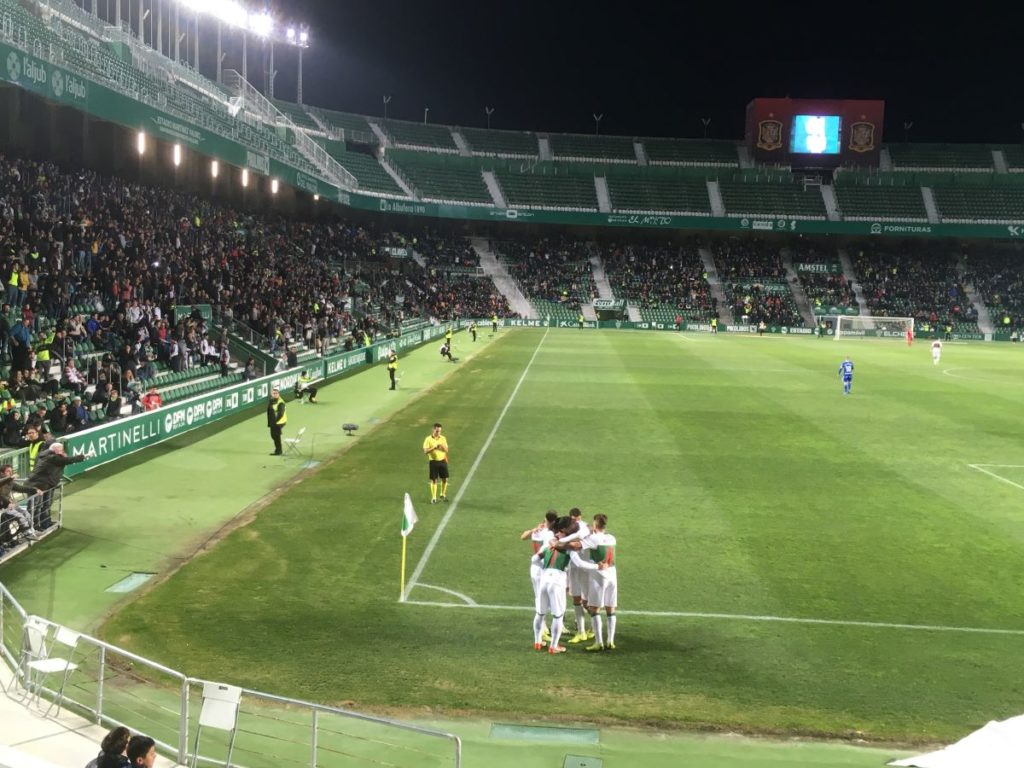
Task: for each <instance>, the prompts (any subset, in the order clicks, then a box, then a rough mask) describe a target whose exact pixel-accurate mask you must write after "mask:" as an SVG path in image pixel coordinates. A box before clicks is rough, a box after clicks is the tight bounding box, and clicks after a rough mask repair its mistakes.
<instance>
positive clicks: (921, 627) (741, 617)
mask: <svg viewBox="0 0 1024 768" xmlns="http://www.w3.org/2000/svg"><path fill="white" fill-rule="evenodd" d="M405 602H407V603H408V604H409V605H423V606H427V607H433V608H476V609H484V610H491V611H519V612H521V613H525V612H527V611H529V612H533V610H534V609H533V607H531V606H528V605H486V604H481V603H477V604H476V605H468V604H467V603H438V602H432V601H429V600H406V601H405ZM616 613H617V614H618V615H621V616H652V617H656V618H676V619H722V620H729V621H751V622H764V623H778V624H808V625H819V626H832V627H861V628H864V629H907V630H916V631H919V632H962V633H967V634H975V635H1012V636H1017V637H1021V636H1024V629H999V628H996V627H993V628H989V627H954V626H946V625H942V624H898V623H893V622H887V621H852V620H843V619H806V618H799V617H795V616H757V615H753V614H744V613H699V612H695V611H616Z"/></svg>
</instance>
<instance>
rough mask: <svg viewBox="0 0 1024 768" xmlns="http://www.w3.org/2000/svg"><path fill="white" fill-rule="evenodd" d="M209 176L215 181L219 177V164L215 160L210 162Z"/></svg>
mask: <svg viewBox="0 0 1024 768" xmlns="http://www.w3.org/2000/svg"><path fill="white" fill-rule="evenodd" d="M210 175H211V176H212V177H213V178H215V179H216V178H217V177H218V176H220V163H218V162H217V161H216V160H212V161H211V162H210Z"/></svg>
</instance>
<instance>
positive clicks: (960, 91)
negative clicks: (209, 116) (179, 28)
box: [253, 0, 1024, 142]
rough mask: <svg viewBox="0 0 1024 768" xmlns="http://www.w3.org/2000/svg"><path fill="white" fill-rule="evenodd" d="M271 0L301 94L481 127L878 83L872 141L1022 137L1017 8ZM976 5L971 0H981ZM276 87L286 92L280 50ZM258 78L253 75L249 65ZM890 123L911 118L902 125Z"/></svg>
mask: <svg viewBox="0 0 1024 768" xmlns="http://www.w3.org/2000/svg"><path fill="white" fill-rule="evenodd" d="M894 5H896V4H888V3H868V2H856V1H855V0H844V1H843V2H834V3H832V4H831V5H827V4H823V3H820V2H819V3H799V4H797V3H782V2H776V3H773V2H770V0H766V1H765V2H762V3H759V4H756V5H742V4H738V3H723V2H706V3H700V4H695V3H685V2H682V3H677V4H673V5H671V6H669V5H667V4H666V5H661V4H657V5H646V4H640V3H629V2H621V1H620V2H605V1H604V0H592V1H591V2H589V3H564V2H563V3H559V2H536V1H535V0H516V1H513V2H504V3H498V2H467V1H466V0H445V1H444V2H438V1H436V0H418V1H416V0H276V3H275V6H274V9H275V11H276V12H277V13H278V15H279V16H281V17H291V18H295V19H300V20H307V21H308V23H309V24H310V26H311V28H312V34H313V36H314V42H313V47H312V48H311V49H310V50H309V51H308V54H307V57H306V59H305V67H304V68H305V86H304V89H305V94H304V95H305V99H304V100H305V101H306V102H307V103H311V104H318V105H322V106H326V107H331V108H336V109H343V110H347V111H354V112H362V113H367V114H372V115H381V114H382V112H383V103H382V99H383V96H384V95H385V94H387V95H390V96H391V97H392V100H391V103H390V105H389V107H388V114H389V116H390V117H395V118H402V119H408V120H422V119H423V114H424V109H425V108H429V110H430V113H429V119H430V121H431V122H439V123H447V124H458V125H467V126H483V125H485V124H486V116H485V114H484V107H493V109H494V113H493V115H492V118H491V124H492V126H493V127H495V128H510V129H535V130H550V131H574V132H592V131H593V130H594V119H593V117H592V115H593V114H594V113H597V114H603V115H604V117H603V119H602V120H601V124H600V129H601V133H614V134H628V135H669V136H690V137H694V136H701V135H703V132H704V127H703V125H702V123H701V118H706V117H709V118H711V124H710V126H709V135H710V136H712V137H715V138H730V139H737V138H740V137H741V136H742V133H743V115H744V107H745V105H746V103H747V102H748V101H749V100H750V99H752V98H755V97H757V96H787V95H788V96H793V97H829V98H843V97H845V98H882V99H885V100H886V126H885V128H886V139H887V140H888V141H902V140H905V138H906V137H907V136H908V135H909V138H910V139H911V140H912V141H942V140H947V141H1007V142H1018V141H1022V140H1024V128H1022V126H1021V123H1022V121H1024V98H1022V97H1024V85H1022V81H1024V78H1022V76H1021V74H1020V73H1021V71H1024V70H1022V69H1021V67H1020V65H1019V63H1018V61H1019V55H1018V51H1019V50H1020V48H1021V45H1020V42H1021V37H1022V29H1024V23H1022V22H1024V12H1021V11H1004V12H1003V13H1002V14H1001V15H999V14H991V13H978V14H976V15H977V16H978V18H977V20H972V19H971V10H970V7H969V6H962V7H959V8H958V10H957V11H956V12H955V13H946V12H944V11H942V10H941V9H940V7H939V6H935V5H932V6H921V7H920V8H919V9H911V10H893V6H894ZM978 7H979V8H980V6H978ZM277 68H278V70H279V73H280V74H279V75H278V79H277V81H276V90H277V96H278V97H282V98H288V99H292V98H294V96H295V62H294V56H291V55H281V54H280V53H279V55H278V57H277ZM253 79H255V78H253ZM904 123H913V125H912V127H910V129H909V132H908V131H907V130H905V129H904Z"/></svg>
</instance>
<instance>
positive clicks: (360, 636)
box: [0, 0, 1024, 768]
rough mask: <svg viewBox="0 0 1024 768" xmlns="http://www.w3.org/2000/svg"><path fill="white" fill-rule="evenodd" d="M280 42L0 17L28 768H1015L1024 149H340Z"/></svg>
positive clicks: (422, 136) (263, 25)
mask: <svg viewBox="0 0 1024 768" xmlns="http://www.w3.org/2000/svg"><path fill="white" fill-rule="evenodd" d="M281 6H283V7H284V8H281V7H277V6H275V7H274V8H273V9H269V8H264V7H263V6H258V5H256V4H255V3H253V4H246V3H244V2H235V1H234V0H207V2H193V1H192V0H180V1H176V0H137V2H135V1H129V0H113V1H112V2H104V1H103V0H99V1H97V0H0V61H3V62H4V66H3V67H0V278H2V279H3V280H4V283H3V287H2V289H0V290H2V291H3V299H2V309H0V379H2V380H0V402H2V407H3V413H2V416H3V425H2V433H0V441H2V444H0V445H2V447H0V451H2V453H0V655H2V663H0V684H2V686H3V689H4V695H3V696H0V709H2V712H0V766H2V767H3V768H46V767H47V766H79V765H85V764H87V763H88V764H90V765H96V766H99V767H102V766H105V765H118V766H121V765H144V766H153V765H158V766H172V765H180V766H197V765H199V766H207V765H225V766H227V765H230V766H242V767H244V768H270V766H275V767H277V766H296V767H300V766H309V767H310V768H317V767H320V768H334V767H335V766H337V767H341V766H386V767H388V768H407V767H409V768H418V767H420V766H425V767H428V768H430V767H433V766H437V767H442V766H454V767H455V768H459V767H460V766H467V767H474V766H496V767H498V768H502V767H503V766H516V767H517V768H534V767H536V768H544V767H547V766H550V767H551V768H559V767H563V768H620V767H624V768H633V767H634V766H637V767H639V766H643V767H644V768H657V767H661V766H665V767H666V768H667V767H668V766H680V765H692V766H726V765H729V766H747V767H749V768H765V767H767V766H778V765H794V766H813V767H819V766H820V767H822V768H839V767H840V766H881V765H887V764H894V765H908V766H920V767H921V768H936V767H938V766H942V768H961V767H965V768H966V767H967V766H972V767H973V766H1010V765H1019V763H1020V756H1021V755H1022V754H1024V715H1022V713H1024V683H1022V681H1021V678H1020V672H1019V670H1020V668H1021V662H1022V660H1024V650H1022V649H1024V594H1022V592H1021V589H1020V585H1021V584H1022V583H1024V558H1022V557H1021V549H1022V536H1021V526H1020V509H1021V502H1022V501H1024V496H1022V494H1024V448H1022V443H1021V430H1020V428H1019V426H1017V424H1018V419H1017V418H1016V417H1015V416H1014V414H1015V413H1017V410H1016V409H1017V408H1022V407H1024V387H1022V386H1021V381H1024V356H1022V352H1021V344H1020V342H1021V334H1022V333H1024V248H1022V245H1024V243H1022V239H1024V149H1022V144H1021V143H1020V142H1017V143H964V142H962V141H951V142H948V143H936V142H924V141H912V140H910V139H911V136H910V130H911V125H912V123H908V122H904V124H903V127H904V135H903V136H899V135H897V136H896V137H891V136H887V135H885V127H886V125H890V126H892V125H893V123H892V120H891V119H887V117H886V109H887V107H888V106H889V105H888V104H887V102H886V101H885V100H881V99H864V98H850V99H847V98H790V97H785V98H776V97H765V98H761V97H756V98H753V99H750V100H747V101H746V102H744V103H735V104H732V105H731V107H732V109H733V110H734V111H735V112H736V113H737V114H739V113H740V112H743V110H744V108H745V112H743V115H744V118H743V126H744V127H743V131H742V134H740V133H737V135H735V136H732V137H721V138H719V137H715V136H710V137H709V136H708V128H709V123H710V118H706V119H707V120H708V122H705V123H704V136H703V137H702V138H676V137H673V136H666V135H616V133H615V132H611V133H606V132H605V130H604V128H605V126H603V125H602V119H603V113H598V112H595V114H594V115H593V123H594V124H593V126H592V127H593V131H592V132H590V133H586V132H577V133H573V132H569V131H551V130H548V129H547V128H545V127H544V125H543V124H537V125H534V126H533V127H532V130H506V129H499V128H491V125H490V124H491V118H492V113H493V112H494V110H493V109H492V108H491V107H487V108H486V127H484V126H480V125H477V126H462V125H456V124H450V123H449V122H445V121H440V122H434V121H432V120H430V110H429V108H427V109H424V112H423V119H422V121H418V120H405V119H396V118H394V117H391V116H389V114H388V110H389V103H390V97H389V96H387V95H385V96H384V98H383V102H382V104H381V106H382V113H381V114H375V115H370V114H364V113H362V112H360V111H359V110H352V111H339V110H337V109H335V108H333V106H334V105H332V104H329V103H327V104H323V105H319V104H316V103H307V101H308V99H304V85H303V77H305V78H306V79H307V87H308V84H309V81H311V80H312V79H314V78H316V77H317V75H318V70H317V64H316V60H317V56H318V55H320V53H319V51H318V50H317V48H318V45H325V46H327V45H329V43H321V42H320V41H319V40H318V38H317V37H316V30H315V29H310V28H309V27H308V26H306V25H304V24H300V23H298V22H295V23H292V21H291V17H290V16H288V15H287V13H288V11H287V6H288V3H286V2H282V3H281ZM395 23H396V24H398V23H399V22H398V21H396V22H395ZM275 55H276V56H277V58H278V61H279V62H280V61H283V60H285V59H287V60H288V62H289V64H288V66H289V67H295V66H296V65H297V70H295V69H292V70H289V71H290V72H293V73H294V74H295V75H296V77H297V81H296V83H295V85H296V86H297V87H296V88H294V89H293V88H292V87H291V86H290V85H289V87H288V88H287V89H285V88H283V87H282V85H280V84H279V86H278V92H277V94H276V95H275V88H274V77H275V75H276V73H277V70H276V69H275ZM304 57H305V58H304ZM304 67H305V71H304V69H303V68H304ZM268 73H269V76H268ZM319 76H320V78H323V77H324V72H322V71H320V72H319ZM284 91H286V92H287V94H288V98H287V99H284V98H281V97H280V94H281V93H282V92H284ZM481 119H482V118H481ZM887 120H888V121H887ZM1022 126H1024V124H1022ZM890 132H891V131H890ZM650 133H652V134H656V133H657V132H656V131H655V130H650ZM897 134H898V130H897ZM620 564H621V565H622V567H623V579H622V582H621V583H619V582H618V577H617V569H618V565H620ZM97 754H99V756H98V757H97ZM90 760H94V762H92V763H89V761H90Z"/></svg>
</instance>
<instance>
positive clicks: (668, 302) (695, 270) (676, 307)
mask: <svg viewBox="0 0 1024 768" xmlns="http://www.w3.org/2000/svg"><path fill="white" fill-rule="evenodd" d="M604 269H605V274H606V275H607V277H608V282H609V283H610V284H611V287H612V292H613V293H614V294H615V296H616V298H624V299H626V300H627V301H628V302H630V303H633V304H636V306H637V307H638V308H639V309H641V310H667V311H669V313H670V314H672V315H678V316H679V317H682V318H684V319H686V320H689V321H693V322H701V321H707V320H710V319H711V318H712V317H714V316H717V314H718V300H717V299H715V298H714V297H712V296H711V289H710V287H709V285H708V280H707V274H706V272H705V270H704V264H703V262H702V261H701V258H700V254H699V253H698V252H697V249H696V247H694V246H677V245H665V246H643V245H611V246H609V247H608V248H607V249H606V250H605V252H604Z"/></svg>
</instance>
